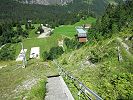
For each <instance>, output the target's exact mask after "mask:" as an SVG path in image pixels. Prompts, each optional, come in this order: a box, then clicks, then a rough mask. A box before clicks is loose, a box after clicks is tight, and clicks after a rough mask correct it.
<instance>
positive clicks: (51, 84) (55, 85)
mask: <svg viewBox="0 0 133 100" xmlns="http://www.w3.org/2000/svg"><path fill="white" fill-rule="evenodd" d="M47 82H48V83H47V84H46V88H47V93H46V96H45V100H74V98H73V96H72V94H71V92H70V91H69V89H68V87H67V85H66V84H65V82H64V80H63V78H62V77H61V76H58V77H50V78H48V81H47Z"/></svg>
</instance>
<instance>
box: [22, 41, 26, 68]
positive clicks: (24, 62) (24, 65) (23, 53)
mask: <svg viewBox="0 0 133 100" xmlns="http://www.w3.org/2000/svg"><path fill="white" fill-rule="evenodd" d="M21 46H22V55H23V61H22V62H23V66H22V68H25V67H26V64H27V60H26V56H25V51H24V46H23V43H21Z"/></svg>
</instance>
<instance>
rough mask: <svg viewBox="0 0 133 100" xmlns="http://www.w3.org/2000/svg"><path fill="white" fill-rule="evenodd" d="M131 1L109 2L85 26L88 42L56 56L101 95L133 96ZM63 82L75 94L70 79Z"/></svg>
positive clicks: (113, 97) (128, 98) (124, 98)
mask: <svg viewBox="0 0 133 100" xmlns="http://www.w3.org/2000/svg"><path fill="white" fill-rule="evenodd" d="M132 5H133V2H132V1H131V2H130V3H129V2H124V3H123V4H122V5H121V4H120V5H118V6H117V7H116V6H113V5H110V6H109V7H108V9H107V10H106V13H105V15H104V16H103V17H102V18H101V19H99V20H97V22H96V25H94V26H93V27H92V29H90V30H89V34H88V40H89V41H88V43H87V44H85V45H84V46H83V47H81V48H80V49H72V50H71V52H70V53H68V52H67V53H65V54H63V55H62V56H61V57H60V58H58V60H57V62H58V63H59V64H60V65H61V66H62V67H63V68H64V69H65V70H66V71H67V72H69V73H71V74H72V75H74V76H75V77H76V78H78V79H79V80H80V81H82V82H83V83H84V84H85V85H87V87H88V88H90V89H91V90H93V91H95V92H96V93H97V94H99V95H100V96H101V97H102V98H103V99H107V100H108V99H109V100H117V99H122V100H132V99H133V90H132V89H133V86H132V84H133V67H132V66H133V53H132V51H133V46H132V44H133V21H132V20H130V19H132V17H133V16H132V14H133V13H132V9H133V6H132ZM127 9H128V10H127ZM127 11H128V12H127ZM119 17H120V19H119ZM122 23H123V24H122ZM126 23H127V24H126ZM67 83H68V86H69V88H70V90H71V92H72V93H73V95H74V96H75V98H77V92H75V89H76V88H75V87H74V86H73V85H72V83H71V82H70V81H67Z"/></svg>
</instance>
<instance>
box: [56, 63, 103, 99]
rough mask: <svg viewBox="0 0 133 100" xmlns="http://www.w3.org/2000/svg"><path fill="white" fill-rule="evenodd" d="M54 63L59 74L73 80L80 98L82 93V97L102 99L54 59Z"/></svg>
mask: <svg viewBox="0 0 133 100" xmlns="http://www.w3.org/2000/svg"><path fill="white" fill-rule="evenodd" d="M54 63H55V64H56V66H57V67H58V71H59V75H61V76H62V77H65V78H66V79H69V80H71V81H72V82H73V84H74V86H75V87H76V88H77V89H78V94H77V95H78V98H79V100H80V98H81V95H82V94H83V96H84V98H86V99H88V100H103V99H102V98H101V97H100V96H98V95H97V94H96V93H95V92H93V91H92V90H91V89H89V88H88V87H86V86H85V85H84V84H83V83H82V82H80V81H79V80H78V79H77V78H75V77H74V76H73V75H71V74H70V73H69V72H67V71H65V70H64V69H63V68H62V67H61V66H60V65H59V64H58V63H57V62H56V61H55V60H54Z"/></svg>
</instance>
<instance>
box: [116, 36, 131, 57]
mask: <svg viewBox="0 0 133 100" xmlns="http://www.w3.org/2000/svg"><path fill="white" fill-rule="evenodd" d="M117 40H118V41H119V42H120V43H121V44H122V46H123V47H124V48H125V50H126V52H127V53H128V54H129V55H131V53H130V51H129V46H128V45H127V44H126V43H124V42H122V39H121V38H119V37H118V38H117Z"/></svg>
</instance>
